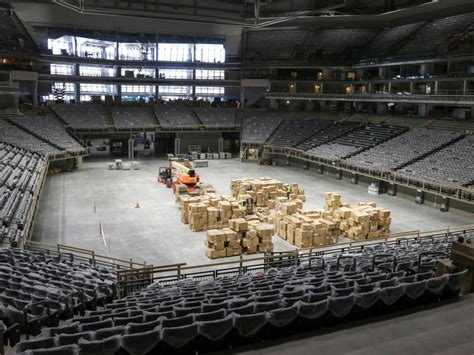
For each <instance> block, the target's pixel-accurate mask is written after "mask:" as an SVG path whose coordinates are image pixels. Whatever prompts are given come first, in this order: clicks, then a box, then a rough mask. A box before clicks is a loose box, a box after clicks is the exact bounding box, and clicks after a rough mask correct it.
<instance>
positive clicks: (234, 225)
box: [229, 218, 248, 232]
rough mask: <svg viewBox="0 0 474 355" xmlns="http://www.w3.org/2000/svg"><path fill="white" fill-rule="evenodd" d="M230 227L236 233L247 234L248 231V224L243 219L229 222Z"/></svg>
mask: <svg viewBox="0 0 474 355" xmlns="http://www.w3.org/2000/svg"><path fill="white" fill-rule="evenodd" d="M229 227H230V228H231V229H233V230H235V231H236V232H245V231H247V230H248V223H247V221H246V220H245V219H243V218H235V219H231V220H229Z"/></svg>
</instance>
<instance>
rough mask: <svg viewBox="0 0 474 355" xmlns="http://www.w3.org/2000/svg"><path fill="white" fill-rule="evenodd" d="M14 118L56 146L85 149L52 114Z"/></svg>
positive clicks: (74, 150) (67, 149) (78, 150)
mask: <svg viewBox="0 0 474 355" xmlns="http://www.w3.org/2000/svg"><path fill="white" fill-rule="evenodd" d="M12 119H13V120H14V122H15V123H16V124H18V125H20V126H22V127H24V128H25V129H27V130H28V131H30V132H33V133H34V134H36V135H38V136H40V137H41V138H42V139H43V140H45V141H47V142H49V143H51V144H52V145H54V146H57V147H59V148H61V149H63V150H66V151H70V152H73V153H78V152H83V151H84V147H82V146H81V144H80V143H79V142H78V141H77V140H76V139H74V137H72V136H71V135H70V134H69V133H68V132H67V131H66V129H65V128H64V124H63V123H61V122H60V121H59V120H58V119H57V118H56V117H54V116H52V115H47V116H29V115H27V116H20V115H18V116H15V117H14V118H12Z"/></svg>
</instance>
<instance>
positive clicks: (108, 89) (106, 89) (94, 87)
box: [80, 84, 117, 95]
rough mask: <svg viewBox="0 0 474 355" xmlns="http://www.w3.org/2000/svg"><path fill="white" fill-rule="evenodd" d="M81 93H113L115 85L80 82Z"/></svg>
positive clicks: (114, 92)
mask: <svg viewBox="0 0 474 355" xmlns="http://www.w3.org/2000/svg"><path fill="white" fill-rule="evenodd" d="M80 90H81V94H86V93H87V94H92V95H100V94H104V95H115V94H116V93H117V88H116V86H115V85H109V84H80Z"/></svg>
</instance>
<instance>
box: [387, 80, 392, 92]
mask: <svg viewBox="0 0 474 355" xmlns="http://www.w3.org/2000/svg"><path fill="white" fill-rule="evenodd" d="M388 93H389V94H391V93H392V82H391V81H389V82H388Z"/></svg>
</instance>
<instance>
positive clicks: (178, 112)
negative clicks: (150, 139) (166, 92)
mask: <svg viewBox="0 0 474 355" xmlns="http://www.w3.org/2000/svg"><path fill="white" fill-rule="evenodd" d="M153 110H154V112H155V115H156V117H157V118H158V122H159V123H160V125H161V127H163V128H197V127H199V126H201V124H200V123H199V121H198V119H197V118H196V117H195V116H194V113H193V112H192V111H191V110H190V109H189V108H188V107H186V106H184V105H166V106H165V105H160V106H154V107H153Z"/></svg>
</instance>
